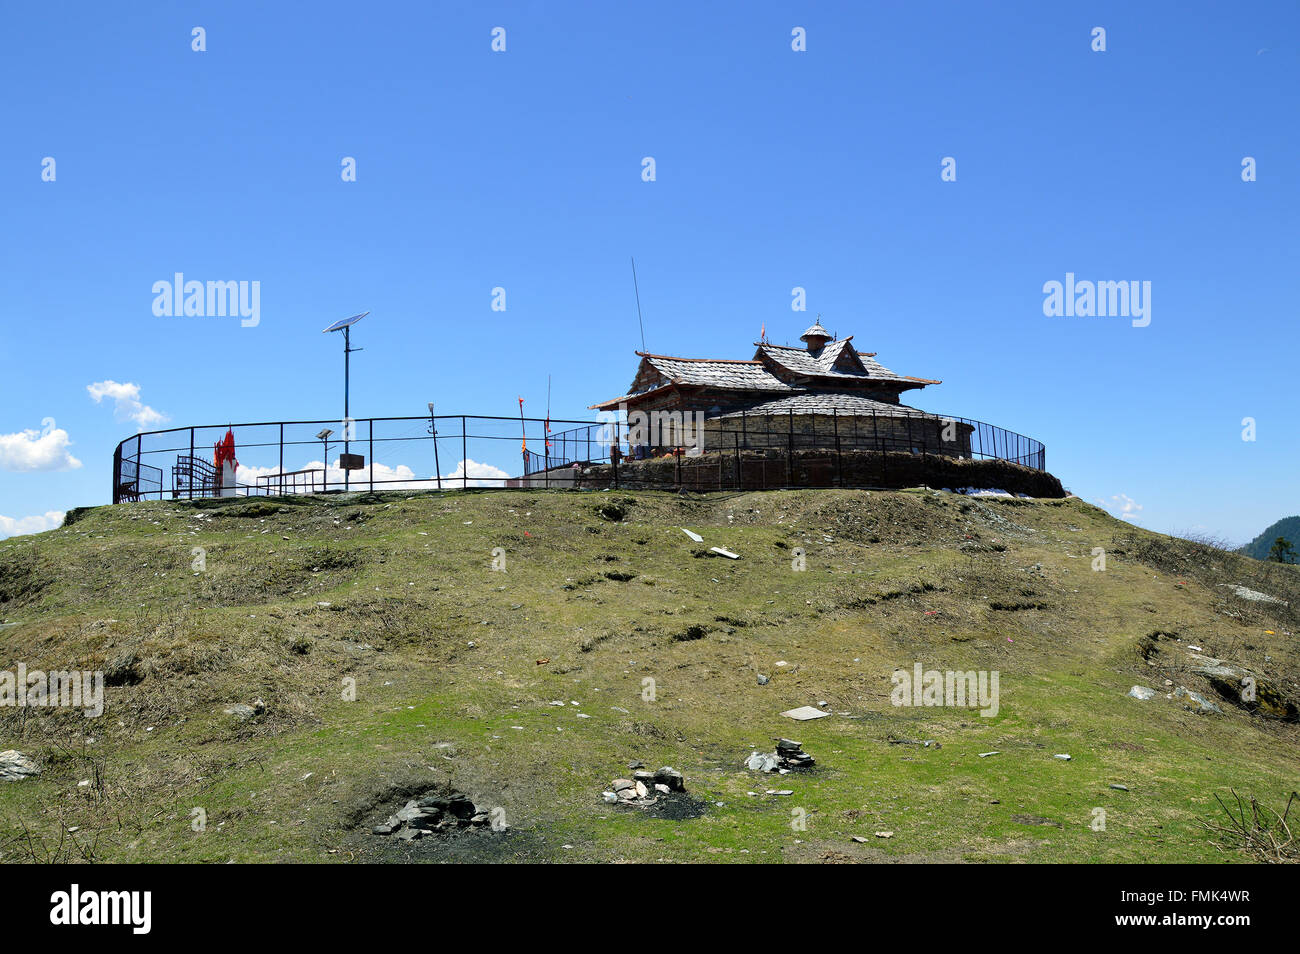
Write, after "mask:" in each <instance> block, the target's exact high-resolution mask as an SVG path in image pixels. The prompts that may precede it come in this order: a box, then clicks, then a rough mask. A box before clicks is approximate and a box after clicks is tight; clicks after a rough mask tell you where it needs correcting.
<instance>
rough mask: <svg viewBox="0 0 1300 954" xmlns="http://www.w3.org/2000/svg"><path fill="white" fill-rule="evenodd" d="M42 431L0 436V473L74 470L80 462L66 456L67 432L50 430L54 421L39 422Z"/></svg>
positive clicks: (68, 454)
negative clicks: (5, 471) (42, 427)
mask: <svg viewBox="0 0 1300 954" xmlns="http://www.w3.org/2000/svg"><path fill="white" fill-rule="evenodd" d="M41 424H42V425H43V426H44V429H43V430H40V431H34V430H26V431H19V432H18V433H16V434H0V470H13V471H19V472H29V471H41V470H76V469H77V468H78V467H80V466H81V461H79V460H77V458H75V457H73V456H72V455H71V454H70V453H68V445H69V444H70V443H71V442H70V441H69V440H68V432H67V431H65V430H63V429H61V428H58V427H55V426H54V418H52V417H47V418H45V419H44V420H42V421H41Z"/></svg>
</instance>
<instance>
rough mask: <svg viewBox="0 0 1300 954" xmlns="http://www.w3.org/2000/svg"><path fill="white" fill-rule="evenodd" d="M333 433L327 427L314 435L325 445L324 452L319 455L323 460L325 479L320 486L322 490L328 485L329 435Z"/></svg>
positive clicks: (327, 487) (326, 488) (327, 488)
mask: <svg viewBox="0 0 1300 954" xmlns="http://www.w3.org/2000/svg"><path fill="white" fill-rule="evenodd" d="M333 433H334V432H333V431H331V430H330V429H329V428H328V427H327V428H324V429H323V430H322V431H321V432H320V433H319V434H317V435H316V440H318V441H320V442H321V443H322V444H324V445H325V449H324V453H323V454H322V455H321V456H322V459H323V460H324V461H325V471H324V473H325V480H324V482H323V485H322V487H321V489H322V490H329V486H330V435H331V434H333Z"/></svg>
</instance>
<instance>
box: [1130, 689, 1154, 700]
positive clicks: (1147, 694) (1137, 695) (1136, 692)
mask: <svg viewBox="0 0 1300 954" xmlns="http://www.w3.org/2000/svg"><path fill="white" fill-rule="evenodd" d="M1128 694H1129V695H1130V696H1132V697H1133V698H1134V699H1141V700H1142V701H1144V702H1145V701H1146V700H1147V699H1154V698H1155V696H1156V691H1155V690H1154V689H1151V688H1149V687H1147V686H1134V687H1133V688H1132V689H1130V690H1129V691H1128Z"/></svg>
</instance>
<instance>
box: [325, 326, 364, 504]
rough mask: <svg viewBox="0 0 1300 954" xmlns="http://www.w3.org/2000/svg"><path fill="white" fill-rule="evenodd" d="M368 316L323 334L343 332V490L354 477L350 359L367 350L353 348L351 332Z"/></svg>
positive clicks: (330, 327) (333, 327)
mask: <svg viewBox="0 0 1300 954" xmlns="http://www.w3.org/2000/svg"><path fill="white" fill-rule="evenodd" d="M368 314H370V312H368V311H363V312H362V313H361V314H359V315H353V316H352V317H351V318H344V319H343V320H342V321H336V322H334V324H332V325H330V326H329V327H328V328H326V329H325V331H324V332H322V334H329V333H330V332H331V331H342V332H343V461H342V462H343V464H344V465H345V466H344V467H343V489H344V490H347V489H349V487H350V485H351V476H352V472H351V471H350V470H349V469H348V468H347V466H346V465H347V464H348V463H350V462H351V461H350V457H351V454H350V451H351V440H352V434H351V430H352V415H351V411H350V408H349V406H348V397H349V391H350V390H351V360H350V359H351V355H352V352H353V351H364V350H365V349H364V348H354V347H352V336H351V332H352V326H353V325H355V324H356V323H357V322H358V321H360V320H361V319H362V318H364V317H366V315H368ZM328 466H329V465H328V462H326V467H327V468H328ZM370 466H371V467H374V461H371V463H370ZM327 474H328V470H327Z"/></svg>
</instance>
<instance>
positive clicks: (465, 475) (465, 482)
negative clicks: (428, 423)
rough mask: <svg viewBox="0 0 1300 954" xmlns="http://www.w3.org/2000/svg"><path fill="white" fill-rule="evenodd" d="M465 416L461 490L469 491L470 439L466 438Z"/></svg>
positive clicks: (461, 426)
mask: <svg viewBox="0 0 1300 954" xmlns="http://www.w3.org/2000/svg"><path fill="white" fill-rule="evenodd" d="M465 429H466V428H465V415H464V414H462V415H461V416H460V489H461V490H468V489H469V452H468V447H469V438H467V437H466V436H465Z"/></svg>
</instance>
